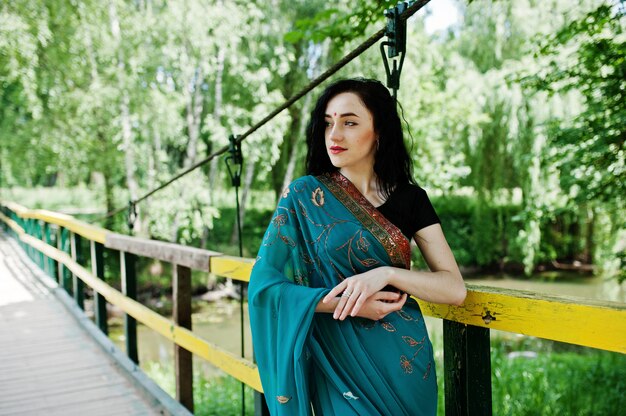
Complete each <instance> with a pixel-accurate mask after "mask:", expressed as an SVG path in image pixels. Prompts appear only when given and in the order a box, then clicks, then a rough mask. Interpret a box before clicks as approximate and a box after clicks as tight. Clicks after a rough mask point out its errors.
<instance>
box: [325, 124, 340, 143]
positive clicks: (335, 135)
mask: <svg viewBox="0 0 626 416" xmlns="http://www.w3.org/2000/svg"><path fill="white" fill-rule="evenodd" d="M328 137H329V138H330V139H331V140H334V141H337V140H341V139H343V134H342V132H341V127H340V126H338V125H337V124H335V125H334V126H332V127H331V128H330V132H329V133H328Z"/></svg>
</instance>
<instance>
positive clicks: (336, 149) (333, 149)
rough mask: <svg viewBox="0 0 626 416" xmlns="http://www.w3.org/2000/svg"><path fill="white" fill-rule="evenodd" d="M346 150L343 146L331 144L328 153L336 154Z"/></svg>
mask: <svg viewBox="0 0 626 416" xmlns="http://www.w3.org/2000/svg"><path fill="white" fill-rule="evenodd" d="M346 150H348V149H344V148H343V147H339V146H331V148H330V153H332V154H333V155H336V154H339V153H341V152H344V151H346Z"/></svg>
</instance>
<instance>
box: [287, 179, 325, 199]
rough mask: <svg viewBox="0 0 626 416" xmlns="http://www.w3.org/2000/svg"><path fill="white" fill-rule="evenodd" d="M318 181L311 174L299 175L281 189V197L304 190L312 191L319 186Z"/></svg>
mask: <svg viewBox="0 0 626 416" xmlns="http://www.w3.org/2000/svg"><path fill="white" fill-rule="evenodd" d="M319 184H320V181H319V180H318V179H317V178H316V177H315V176H312V175H307V176H301V177H299V178H297V179H294V180H293V181H292V182H291V183H290V184H289V185H288V186H287V187H286V188H285V189H284V190H283V194H282V196H283V198H288V197H290V196H293V194H299V193H301V192H304V191H308V190H311V191H314V190H315V188H317V187H319Z"/></svg>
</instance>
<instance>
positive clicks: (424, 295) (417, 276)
mask: <svg viewBox="0 0 626 416" xmlns="http://www.w3.org/2000/svg"><path fill="white" fill-rule="evenodd" d="M415 241H416V242H417V245H418V247H419V249H420V251H421V252H422V255H423V256H424V259H425V260H426V263H427V264H428V267H429V268H430V270H431V271H430V272H416V271H412V270H405V269H400V268H397V267H390V266H384V267H379V268H377V269H372V270H369V271H367V272H365V273H361V274H358V275H355V276H352V277H349V278H347V279H345V280H344V281H343V282H341V283H340V284H338V285H337V286H335V287H334V288H333V289H332V290H331V291H330V292H329V293H328V295H326V297H325V298H324V299H323V300H322V302H323V303H328V302H330V300H331V299H333V298H335V297H336V296H337V295H339V294H340V293H342V294H343V293H344V292H345V293H348V294H349V296H347V295H345V294H344V295H343V296H342V297H340V298H338V299H339V300H338V301H337V306H336V307H335V313H334V314H333V316H335V319H342V320H343V319H345V318H346V317H347V316H348V315H350V316H357V315H358V314H359V311H360V309H361V308H362V306H363V304H364V303H365V302H366V300H367V299H368V298H369V297H370V296H372V295H373V294H374V293H376V292H378V291H380V290H381V289H382V288H384V287H385V286H387V285H392V286H394V287H396V288H398V289H400V290H402V291H403V292H406V293H408V294H410V295H413V296H415V297H417V298H420V299H423V300H426V301H429V302H434V303H447V304H452V305H460V304H462V303H463V301H464V300H465V295H466V289H465V284H464V283H463V277H462V276H461V272H460V271H459V267H458V265H457V263H456V260H455V259H454V255H453V254H452V251H451V250H450V246H449V245H448V242H447V241H446V238H445V236H444V235H443V231H442V229H441V225H439V224H433V225H430V226H428V227H426V228H423V229H421V230H419V231H418V232H417V233H416V234H415Z"/></svg>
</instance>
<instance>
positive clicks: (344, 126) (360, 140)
mask: <svg viewBox="0 0 626 416" xmlns="http://www.w3.org/2000/svg"><path fill="white" fill-rule="evenodd" d="M324 119H325V122H326V132H325V134H324V136H325V138H326V150H327V152H328V156H329V157H330V161H331V163H332V164H333V166H335V167H337V168H340V169H342V168H348V169H353V168H357V169H359V170H361V169H371V168H372V167H373V166H374V154H375V153H376V139H377V137H376V132H375V131H374V118H373V117H372V114H371V113H370V111H369V110H368V109H367V107H365V105H364V104H363V103H362V102H361V99H360V98H359V96H358V95H356V94H354V93H351V92H344V93H341V94H337V95H335V96H334V97H333V98H332V99H331V100H330V101H329V102H328V105H327V106H326V114H325V118H324Z"/></svg>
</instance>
